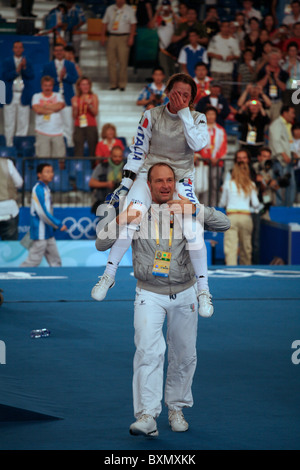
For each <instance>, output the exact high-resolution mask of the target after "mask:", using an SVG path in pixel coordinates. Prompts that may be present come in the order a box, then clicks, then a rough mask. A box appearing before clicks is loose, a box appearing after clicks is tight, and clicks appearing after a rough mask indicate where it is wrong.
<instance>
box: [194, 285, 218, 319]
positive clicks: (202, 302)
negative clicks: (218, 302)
mask: <svg viewBox="0 0 300 470" xmlns="http://www.w3.org/2000/svg"><path fill="white" fill-rule="evenodd" d="M211 298H212V295H211V294H210V292H209V291H208V290H202V291H201V292H199V294H198V302H199V315H200V316H201V317H205V318H209V317H211V316H212V314H213V313H214V306H213V304H212V301H211Z"/></svg>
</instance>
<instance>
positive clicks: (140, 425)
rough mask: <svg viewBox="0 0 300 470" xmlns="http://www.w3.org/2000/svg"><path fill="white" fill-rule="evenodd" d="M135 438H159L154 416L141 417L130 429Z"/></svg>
mask: <svg viewBox="0 0 300 470" xmlns="http://www.w3.org/2000/svg"><path fill="white" fill-rule="evenodd" d="M129 432H130V434H132V435H133V436H140V435H143V436H153V437H156V436H158V430H157V424H156V421H155V419H154V418H153V416H151V415H141V416H140V417H139V418H138V419H137V420H136V421H135V423H132V424H131V425H130V428H129Z"/></svg>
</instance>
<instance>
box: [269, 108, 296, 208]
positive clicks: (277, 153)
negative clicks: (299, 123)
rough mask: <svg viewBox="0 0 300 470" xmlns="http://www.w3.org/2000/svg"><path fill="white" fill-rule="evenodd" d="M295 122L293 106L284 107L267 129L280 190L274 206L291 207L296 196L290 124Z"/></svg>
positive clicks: (274, 170)
mask: <svg viewBox="0 0 300 470" xmlns="http://www.w3.org/2000/svg"><path fill="white" fill-rule="evenodd" d="M294 120H295V109H294V107H293V106H289V105H284V106H282V108H281V113H280V116H279V117H278V118H277V119H275V121H273V122H272V124H271V125H270V129H269V145H270V149H271V151H272V155H273V159H274V164H273V172H274V176H275V177H276V179H277V182H278V185H279V187H280V189H279V190H278V191H277V194H276V205H278V206H292V205H293V203H294V201H295V196H296V182H295V172H294V167H293V161H292V143H293V136H292V124H293V123H294Z"/></svg>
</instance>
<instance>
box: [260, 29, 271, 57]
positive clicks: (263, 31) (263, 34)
mask: <svg viewBox="0 0 300 470" xmlns="http://www.w3.org/2000/svg"><path fill="white" fill-rule="evenodd" d="M269 38H270V36H269V33H268V31H267V30H266V29H260V31H259V44H258V47H257V59H259V58H260V57H261V56H262V53H263V50H264V45H265V43H266V42H267V41H269Z"/></svg>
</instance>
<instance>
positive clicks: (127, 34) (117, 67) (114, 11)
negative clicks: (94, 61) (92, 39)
mask: <svg viewBox="0 0 300 470" xmlns="http://www.w3.org/2000/svg"><path fill="white" fill-rule="evenodd" d="M102 23H103V25H102V31H101V43H102V45H103V46H104V45H105V43H106V40H107V50H106V52H107V65H108V74H109V82H110V90H116V89H117V88H120V91H124V90H125V88H126V85H127V75H128V73H127V67H128V60H129V52H130V48H131V46H133V43H134V36H135V32H136V23H137V20H136V15H135V11H134V10H133V8H132V7H131V6H129V5H127V4H126V2H125V0H116V3H115V5H110V6H109V7H108V8H107V9H106V11H105V14H104V17H103V20H102ZM107 33H108V39H107V37H106V34H107Z"/></svg>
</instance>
